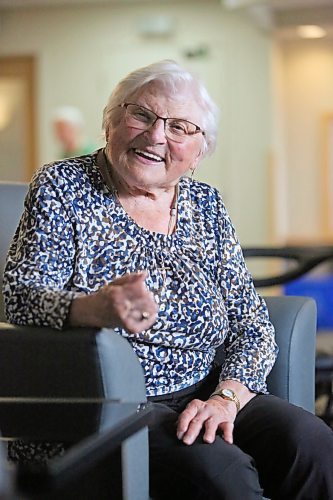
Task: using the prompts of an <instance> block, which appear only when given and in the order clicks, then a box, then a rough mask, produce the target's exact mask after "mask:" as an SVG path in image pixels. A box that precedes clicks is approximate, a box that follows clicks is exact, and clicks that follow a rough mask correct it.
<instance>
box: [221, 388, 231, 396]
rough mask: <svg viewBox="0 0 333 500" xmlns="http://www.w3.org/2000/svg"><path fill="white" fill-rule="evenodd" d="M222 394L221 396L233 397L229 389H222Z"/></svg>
mask: <svg viewBox="0 0 333 500" xmlns="http://www.w3.org/2000/svg"><path fill="white" fill-rule="evenodd" d="M221 392H222V394H223V396H226V397H227V398H233V397H234V393H233V392H232V391H231V390H230V389H222V391H221Z"/></svg>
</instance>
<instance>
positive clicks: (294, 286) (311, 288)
mask: <svg viewBox="0 0 333 500" xmlns="http://www.w3.org/2000/svg"><path fill="white" fill-rule="evenodd" d="M284 292H285V295H303V296H307V297H312V298H314V299H315V301H316V303H317V308H318V328H320V329H333V276H332V275H329V276H313V277H306V278H301V279H298V280H295V281H292V282H291V283H288V284H287V285H285V286H284Z"/></svg>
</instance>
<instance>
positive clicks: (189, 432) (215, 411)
mask: <svg viewBox="0 0 333 500" xmlns="http://www.w3.org/2000/svg"><path fill="white" fill-rule="evenodd" d="M223 388H225V389H226V388H228V389H231V390H233V391H234V392H235V394H237V397H238V400H239V402H240V407H241V408H243V407H244V406H245V405H246V404H247V403H248V402H249V401H250V400H251V399H252V398H254V397H255V394H254V393H253V392H251V391H250V390H249V389H248V388H247V387H246V386H245V385H243V384H241V383H240V382H237V381H236V380H223V381H222V382H220V383H219V385H218V386H217V387H216V389H215V390H220V389H223ZM236 415H237V407H236V404H235V402H234V401H229V400H227V399H222V398H221V396H217V395H216V396H211V397H210V398H209V399H208V401H201V400H200V399H193V401H191V402H190V403H189V404H188V405H187V406H186V408H185V410H184V411H183V412H182V413H181V414H180V416H179V418H178V425H177V437H178V439H181V440H182V441H183V443H185V444H192V443H193V442H194V441H195V440H196V438H197V437H198V435H199V433H200V431H201V430H202V429H204V435H203V440H204V441H205V442H206V443H213V441H214V440H215V436H216V433H217V432H218V431H222V433H223V438H224V440H225V441H227V443H230V444H232V442H233V430H234V421H235V418H236Z"/></svg>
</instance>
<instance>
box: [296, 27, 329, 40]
mask: <svg viewBox="0 0 333 500" xmlns="http://www.w3.org/2000/svg"><path fill="white" fill-rule="evenodd" d="M297 33H298V35H299V36H300V37H301V38H323V37H324V36H326V34H327V33H326V30H324V28H322V27H321V26H316V25H314V24H313V25H312V24H309V25H304V26H298V28H297Z"/></svg>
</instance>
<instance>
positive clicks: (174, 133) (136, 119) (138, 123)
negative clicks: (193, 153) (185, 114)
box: [119, 102, 205, 142]
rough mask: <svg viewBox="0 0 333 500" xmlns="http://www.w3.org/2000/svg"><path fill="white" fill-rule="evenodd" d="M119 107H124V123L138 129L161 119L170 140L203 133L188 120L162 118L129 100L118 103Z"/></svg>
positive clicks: (144, 128) (203, 133) (184, 138)
mask: <svg viewBox="0 0 333 500" xmlns="http://www.w3.org/2000/svg"><path fill="white" fill-rule="evenodd" d="M119 107H121V108H124V109H125V121H126V124H127V125H128V126H129V127H133V128H136V129H138V130H148V129H149V128H150V127H152V126H153V125H154V124H155V123H156V122H157V120H163V122H164V133H165V135H166V137H168V139H171V140H172V141H175V142H183V141H185V140H186V138H187V137H188V136H190V135H195V134H199V133H200V134H202V135H205V132H204V131H203V130H201V128H200V127H198V125H195V124H194V123H192V122H189V121H188V120H182V119H181V118H163V117H162V116H158V115H157V114H156V113H154V112H153V111H151V110H150V109H147V108H144V107H143V106H139V105H138V104H133V103H131V102H124V103H122V104H119Z"/></svg>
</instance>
